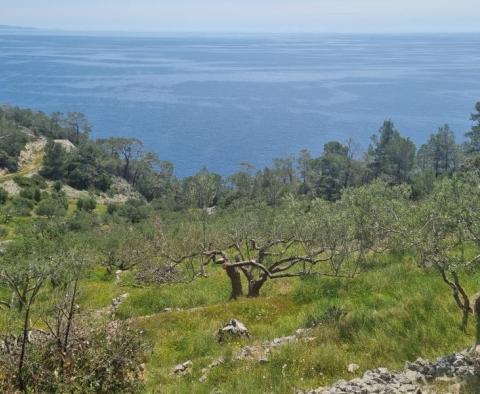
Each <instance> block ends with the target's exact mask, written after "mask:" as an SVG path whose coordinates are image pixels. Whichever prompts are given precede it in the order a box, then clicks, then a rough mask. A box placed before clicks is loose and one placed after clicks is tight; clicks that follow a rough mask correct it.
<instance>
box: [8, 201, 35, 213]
mask: <svg viewBox="0 0 480 394" xmlns="http://www.w3.org/2000/svg"><path fill="white" fill-rule="evenodd" d="M34 206H35V204H34V202H33V201H32V200H30V199H28V198H24V197H20V196H16V197H14V198H12V199H11V200H10V202H9V203H8V204H7V206H6V212H7V213H8V214H9V215H10V216H30V214H31V211H32V209H33V207H34Z"/></svg>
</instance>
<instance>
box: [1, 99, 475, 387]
mask: <svg viewBox="0 0 480 394" xmlns="http://www.w3.org/2000/svg"><path fill="white" fill-rule="evenodd" d="M479 108H480V106H479ZM9 127H10V126H9ZM68 127H70V128H67V126H65V127H64V128H59V129H54V132H55V134H54V135H53V138H52V135H49V136H46V135H43V134H41V133H40V134H39V133H37V134H36V133H35V132H34V131H35V130H34V129H30V132H31V133H30V137H29V140H28V141H24V140H23V139H22V140H21V141H23V142H22V144H20V145H21V149H18V150H17V151H18V155H17V156H15V157H18V162H16V163H14V164H16V167H15V168H13V164H12V161H11V160H8V157H7V159H5V161H6V163H8V164H9V165H10V166H12V168H13V169H10V170H8V169H6V170H5V171H4V172H3V174H2V175H0V185H1V186H2V189H3V190H5V191H6V194H4V197H3V202H2V205H1V212H2V223H1V229H2V231H1V234H2V235H1V237H2V256H1V258H0V259H1V263H0V270H1V273H2V276H1V279H2V281H1V284H0V300H1V301H2V304H1V305H0V333H1V335H2V348H1V349H2V350H1V352H0V354H1V356H2V357H3V359H2V360H3V361H5V360H7V361H8V362H9V363H10V364H7V362H5V363H4V364H3V365H4V367H0V381H1V382H2V386H1V387H2V388H3V390H4V391H6V392H8V391H12V392H14V390H16V389H19V390H20V391H24V392H29V390H30V391H32V392H34V391H35V390H38V391H40V392H41V391H48V390H53V391H58V392H61V391H62V390H67V389H68V390H71V391H72V392H112V391H115V392H158V393H191V392H194V393H212V392H216V393H221V392H222V393H230V392H236V391H240V392H245V393H293V392H314V391H312V390H317V391H316V392H322V390H323V389H320V387H322V388H328V387H331V386H333V385H334V384H335V383H336V382H337V381H339V380H346V381H350V380H352V379H355V378H359V377H362V376H363V375H364V374H365V373H366V376H367V377H368V376H372V374H376V373H380V377H382V376H383V377H384V376H386V374H387V372H385V370H384V369H385V368H387V369H388V370H389V371H397V372H401V371H404V369H405V365H406V363H407V362H412V363H413V362H415V360H417V359H418V358H422V359H425V360H432V361H433V360H435V359H437V358H438V357H443V356H446V355H449V354H453V353H458V352H460V351H462V350H464V349H470V348H472V346H473V345H474V344H475V343H478V338H479V331H478V330H479V325H478V319H477V318H476V313H477V309H476V307H475V306H474V303H475V300H476V296H475V294H476V293H477V292H478V283H479V280H480V269H479V267H478V264H477V260H478V259H477V257H478V256H477V257H475V256H476V255H477V254H478V250H479V245H478V242H477V241H478V237H477V231H478V226H477V225H478V223H479V216H478V215H479V212H480V207H479V206H478V204H479V201H480V198H478V197H480V196H479V190H478V182H479V179H480V178H479V174H478V171H477V169H476V167H475V166H476V165H478V164H476V162H475V159H474V158H473V159H472V161H468V160H467V159H465V160H464V163H466V164H464V166H463V167H461V166H459V165H458V163H457V162H456V161H454V160H453V159H451V158H450V157H447V158H445V156H442V160H443V161H442V162H441V163H443V164H442V165H440V166H437V167H435V165H433V164H432V166H433V167H432V168H434V169H436V170H437V171H438V174H436V175H438V176H435V175H432V173H431V172H428V173H427V172H425V173H424V174H423V175H425V174H429V175H432V177H433V178H434V179H433V180H431V179H430V178H428V179H427V181H425V183H424V184H423V183H422V184H421V185H420V184H419V183H420V182H419V179H423V178H421V176H423V175H422V173H421V172H416V177H417V178H415V179H416V180H415V181H412V179H413V177H414V175H412V174H410V171H411V170H412V169H411V168H410V169H408V166H407V167H405V166H403V167H402V166H400V165H399V166H397V167H394V169H393V170H392V169H391V167H390V166H387V165H384V164H385V160H387V159H386V158H385V156H384V154H383V152H384V150H382V155H383V156H382V161H377V162H374V163H376V164H375V165H376V167H375V166H373V167H372V168H373V169H372V170H369V171H373V170H376V171H379V172H383V174H386V173H388V174H389V176H391V178H390V181H389V182H386V181H384V180H382V179H372V180H369V181H368V182H367V181H365V182H364V184H362V183H361V182H363V181H360V180H359V179H364V178H363V177H361V176H359V175H358V174H360V173H361V171H367V170H365V169H364V166H363V164H362V162H360V161H355V160H354V159H349V156H344V155H342V154H341V152H339V149H340V148H341V147H338V146H337V145H335V146H332V145H330V146H328V147H326V152H325V155H324V156H322V157H321V158H319V159H318V160H317V161H316V162H315V163H316V164H315V165H318V166H320V167H321V168H322V172H321V177H320V181H321V182H320V181H319V182H317V183H312V186H311V187H312V188H315V187H316V188H318V189H317V190H318V193H324V194H323V195H322V198H318V197H313V196H309V195H308V194H307V193H305V194H302V193H303V192H302V191H301V190H303V189H301V188H302V187H306V186H305V185H306V184H307V182H308V176H309V175H308V174H307V175H305V171H304V170H305V167H308V165H310V164H312V163H310V162H308V163H310V164H308V163H307V164H308V165H305V166H304V167H300V169H301V171H304V172H303V173H301V174H302V175H301V176H303V183H302V182H300V181H298V183H296V184H294V181H295V176H296V175H295V176H293V178H292V179H293V181H292V180H290V181H289V177H288V171H287V175H286V176H283V177H282V174H285V173H281V169H282V168H283V167H281V166H278V167H276V170H275V171H278V173H276V174H280V175H278V178H273V179H281V180H282V181H281V182H282V185H283V186H282V187H285V190H287V191H284V190H283V189H282V190H283V191H282V190H280V188H279V186H278V184H275V183H274V182H270V183H269V182H267V181H268V180H269V179H270V180H271V179H272V178H268V176H272V177H273V176H277V175H272V173H271V172H269V171H270V170H269V169H266V170H265V171H264V172H263V173H261V174H260V175H256V176H257V177H258V178H256V180H255V181H254V183H255V185H256V187H257V188H258V189H257V192H256V193H258V194H255V198H256V199H258V200H257V201H256V202H255V203H254V204H251V205H248V204H247V203H245V201H246V200H248V199H252V200H253V197H252V198H250V197H246V196H245V195H244V194H243V193H244V192H245V189H241V187H240V186H241V185H242V183H241V182H242V180H243V181H245V177H244V178H241V177H240V176H238V177H237V178H236V180H237V181H238V183H237V185H239V186H238V187H237V188H233V189H229V188H228V187H226V186H223V184H222V186H221V187H220V186H218V185H217V184H216V183H215V182H216V180H217V179H218V178H217V177H216V176H215V174H211V173H209V172H208V171H206V170H203V171H201V172H200V173H199V174H198V175H197V176H195V177H192V178H190V179H186V180H176V179H175V178H173V177H171V175H168V174H167V175H166V174H165V168H164V167H156V166H155V165H156V164H155V165H152V167H148V166H147V165H146V163H152V162H154V161H152V158H151V156H148V155H147V153H145V152H141V153H139V154H138V155H136V156H132V157H130V156H128V154H129V152H130V153H131V149H134V148H135V147H138V146H139V145H138V143H137V142H136V141H134V140H128V141H124V140H121V141H118V140H114V141H109V142H108V144H107V143H105V142H104V141H100V142H98V143H97V142H95V143H90V142H88V141H86V140H85V141H84V142H81V138H82V137H79V133H78V131H76V130H75V128H71V126H68ZM46 129H47V130H50V129H49V128H46ZM8 130H12V129H11V128H9V129H8ZM85 130H86V129H85ZM444 131H445V130H444ZM392 132H393V131H392V129H389V128H388V127H386V126H384V129H383V134H382V136H385V135H388V134H389V133H392ZM42 133H43V132H42ZM83 133H86V131H84V132H83ZM395 133H396V132H395ZM395 133H394V134H393V137H391V138H392V139H393V144H394V145H395V146H396V147H400V148H402V147H403V148H402V149H404V150H403V151H401V152H412V151H413V154H414V155H417V163H418V155H420V153H415V152H414V146H412V144H411V143H410V142H409V141H408V139H402V138H401V137H400V135H399V134H395ZM86 134H87V136H88V133H86ZM7 135H8V134H7ZM18 135H20V134H18ZM18 135H17V134H16V136H17V137H16V138H20V137H18ZM80 135H81V134H80ZM439 135H443V136H445V135H447V136H449V135H450V134H449V133H448V130H447V132H446V133H443V134H441V133H440V134H439ZM390 136H391V135H390ZM59 137H63V138H59ZM22 138H23V137H22ZM432 138H433V137H432ZM72 141H73V142H72ZM382 141H383V140H382V139H380V141H379V142H378V144H379V145H380V144H381V143H382ZM74 142H75V143H74ZM89 144H90V145H89ZM99 146H100V147H101V148H98V147H99ZM65 147H68V149H69V150H70V151H69V152H67V149H65ZM126 147H127V148H126ZM97 148H98V150H95V149H97ZM400 148H399V149H400ZM122 149H127V152H126V156H122V155H121V154H122V152H123V153H125V151H124V150H122ZM128 149H130V151H129V150H128ZM389 149H390V148H389ZM52 152H53V153H52ZM55 152H57V153H58V152H59V155H57V154H55ZM105 152H113V153H112V155H111V156H109V155H107V154H106V153H105ZM401 152H400V153H401ZM458 152H459V151H458ZM458 152H457V153H458ZM424 153H425V152H424ZM427 153H428V152H427ZM15 154H16V153H15ZM109 154H110V153H109ZM371 154H372V155H373V153H371ZM458 154H459V153H458ZM12 155H13V154H12ZM392 156H393V157H394V159H392V160H393V162H394V163H396V162H395V160H400V159H402V160H403V159H405V157H404V156H402V155H401V154H398V155H396V156H395V155H393V154H392ZM12 157H14V155H13V156H12ZM122 157H127V160H122V159H121V158H122ZM59 158H61V159H62V161H61V162H57V163H55V160H57V159H59ZM85 158H89V159H90V160H89V161H88V164H86V163H87V160H84V159H85ZM340 158H341V160H340ZM395 158H396V159H395ZM347 159H348V160H347ZM129 160H131V161H129ZM52 163H53V164H52ZM155 163H157V162H155ZM301 163H302V162H301ZM303 163H304V164H305V162H303ZM331 163H335V166H333V165H332V166H331V167H328V166H330V165H331ZM402 163H403V161H402ZM434 163H437V164H438V162H434ZM277 164H278V163H277ZM283 164H284V163H283ZM343 165H345V168H353V169H352V170H351V171H352V172H353V171H358V173H356V174H357V175H355V176H353V177H347V178H348V179H349V180H348V182H350V181H351V182H358V184H356V185H353V184H352V185H349V184H348V182H347V186H349V187H345V183H343V182H342V186H340V187H339V188H338V189H337V187H338V183H337V182H333V181H332V178H334V177H335V176H337V177H340V176H343V170H342V171H337V172H336V173H332V172H327V171H325V170H326V169H327V168H335V169H338V168H340V167H341V168H344V167H342V166H343ZM402 165H404V163H403V164H402ZM416 165H417V164H416ZM467 165H468V166H470V168H466V167H467ZM89 166H96V168H97V169H99V171H91V172H90V169H91V168H90V167H89ZM412 166H413V164H412ZM78 168H80V169H81V170H77V169H78ZM309 168H310V169H311V171H312V174H313V173H314V171H315V170H314V169H315V168H318V167H315V166H314V165H313V164H312V167H309ZM368 168H370V167H368ZM416 168H418V167H416ZM57 170H58V172H55V171H57ZM76 170H77V171H76ZM404 170H405V171H404ZM162 171H163V172H162ZM388 171H391V172H388ZM425 171H427V170H425ZM428 171H430V170H428ZM442 171H443V173H442ZM327 173H328V174H329V177H328V178H326V177H327V175H325V174H327ZM90 174H95V175H91V176H90ZM139 174H140V175H139ZM245 174H246V173H241V174H240V175H242V176H244V175H245ZM419 174H420V175H419ZM85 175H89V176H88V177H87V176H85ZM237 175H238V174H237ZM169 176H170V177H169ZM245 176H246V175H245ZM311 176H312V179H314V178H313V175H311ZM100 177H102V178H100ZM100 180H101V182H100ZM334 180H335V179H334ZM247 181H248V178H247ZM430 181H431V183H429V182H430ZM85 182H86V185H87V187H83V188H82V187H80V186H79V185H83V184H84V183H85ZM141 182H143V183H141ZM149 182H150V183H149ZM289 182H290V183H289ZM295 182H297V181H295ZM243 184H244V183H243ZM105 185H106V186H105ZM158 185H161V186H162V187H161V188H158V189H156V188H154V186H155V187H156V186H158ZM285 185H286V186H285ZM292 185H294V186H292ZM429 185H433V186H432V187H430V186H429ZM104 186H105V187H104ZM288 187H291V188H290V189H288ZM294 187H298V191H297V192H296V193H297V194H296V195H292V194H289V193H288V191H292V190H296V189H294ZM102 189H104V190H102ZM427 189H428V190H427ZM258 190H261V192H258ZM272 190H273V192H272ZM412 190H413V191H414V192H412ZM415 191H416V194H415ZM152 193H156V194H155V197H152ZM169 193H171V194H173V195H174V197H171V195H169ZM460 219H461V220H460ZM232 240H233V241H232ZM232 242H233V243H232ZM262 245H264V246H262ZM265 245H266V246H265ZM236 274H238V276H236ZM235 278H236V279H237V282H235ZM246 279H248V280H246ZM242 281H243V282H242ZM236 283H237V284H238V283H240V284H241V286H240V289H238V288H237V289H235V284H236ZM32 284H33V285H32ZM253 284H257V285H259V287H258V289H257V291H253V290H252V287H253ZM32 286H33V287H32ZM36 286H38V289H37V287H36ZM32 289H34V291H35V293H34V294H33V293H32ZM29 292H30V293H29ZM452 295H453V297H452ZM463 295H465V297H463ZM471 315H473V317H472V318H469V316H471ZM462 317H463V321H462ZM233 320H235V321H238V322H240V323H241V324H242V325H244V326H245V327H246V329H247V330H248V335H240V336H238V337H237V336H232V337H228V338H226V339H225V338H223V337H219V330H221V329H222V328H223V327H225V326H226V325H228V323H229V322H231V321H233ZM97 327H98V330H99V331H98V332H96V331H95V332H94V333H93V334H92V333H91V332H90V331H89V330H94V329H97ZM103 329H105V331H101V330H103ZM129 335H130V336H129ZM22 337H23V340H22ZM99 338H100V339H99ZM136 341H138V346H137V342H136ZM90 343H93V344H95V346H93V347H92V346H90ZM114 344H115V345H114ZM22 346H23V348H24V349H23V350H25V352H24V353H25V354H26V356H25V359H24V364H23V365H20V368H19V371H21V372H18V371H15V370H13V369H12V368H10V367H9V366H8V365H11V366H16V365H17V364H16V363H17V362H18V358H19V357H22V356H21V354H22V353H21V352H20V349H21V348H22ZM116 346H117V347H118V352H116V351H115V349H116ZM57 357H58V358H57ZM92 365H93V366H92ZM412 365H416V364H412ZM421 365H423V364H421ZM52 366H53V367H52ZM2 368H4V369H2ZM378 368H382V369H381V370H378ZM372 370H375V371H377V372H375V371H373V372H371V371H372ZM369 371H370V372H369ZM378 371H381V372H378ZM382 371H383V372H382ZM388 373H390V372H388ZM382 374H383V375H382ZM92 375H93V376H92ZM427 375H428V374H427ZM19 377H20V378H19ZM435 378H437V379H435ZM340 384H344V383H340ZM39 387H41V388H39ZM419 387H421V389H422V390H424V391H425V392H431V393H448V392H455V393H460V392H463V393H475V392H476V391H475V390H477V389H476V387H477V388H478V387H479V386H476V383H473V386H472V382H471V381H468V380H465V379H463V378H459V379H455V377H450V378H449V379H446V378H445V377H444V376H443V375H441V374H440V375H439V376H435V377H433V376H432V377H430V378H428V379H426V380H425V381H423V382H420V383H419ZM339 390H340V391H338V392H342V391H341V389H339ZM372 390H373V389H372ZM347 392H348V391H347ZM372 392H375V391H372ZM412 392H414V391H412Z"/></svg>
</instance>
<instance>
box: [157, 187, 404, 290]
mask: <svg viewBox="0 0 480 394" xmlns="http://www.w3.org/2000/svg"><path fill="white" fill-rule="evenodd" d="M405 194H407V191H406V190H404V188H401V187H394V188H390V187H389V186H388V185H387V184H385V183H381V182H377V183H374V184H372V185H370V186H366V187H362V188H357V189H351V190H348V191H346V192H345V193H344V195H343V197H342V198H341V199H340V200H339V201H338V202H335V203H332V202H327V201H324V200H321V199H317V200H314V201H311V202H307V203H304V202H299V201H296V200H295V199H293V198H288V199H286V200H284V202H283V205H282V207H278V208H276V209H268V208H266V207H261V208H256V209H245V210H240V211H237V213H236V215H229V216H228V218H225V217H223V216H222V215H220V214H218V215H219V216H218V217H216V218H214V219H212V220H211V221H210V222H209V230H210V231H208V232H207V241H206V242H205V241H202V237H201V236H200V235H199V231H197V232H196V235H193V234H191V232H192V228H193V226H192V225H187V226H185V227H186V228H188V229H189V231H190V234H187V233H184V234H181V233H179V231H176V232H175V234H176V237H177V238H182V239H184V240H187V241H186V245H184V247H183V248H182V249H181V250H178V249H177V250H175V251H174V252H175V253H172V249H171V248H168V247H167V248H165V249H164V250H163V251H162V257H163V258H165V259H166V260H167V261H170V263H171V264H173V265H180V264H182V263H185V262H186V261H188V262H189V263H190V264H193V263H194V262H195V261H197V262H200V263H201V265H202V266H206V265H208V264H209V263H213V264H215V265H219V266H221V267H222V268H223V269H224V271H225V273H226V275H227V276H228V278H229V281H230V283H231V298H232V299H236V298H238V297H240V296H242V295H243V294H244V289H243V283H242V278H244V279H246V283H247V291H246V295H247V296H248V297H258V296H259V295H260V290H261V288H262V287H263V285H264V284H265V283H266V282H267V281H268V280H274V279H281V278H292V277H305V276H325V277H326V276H332V277H338V278H340V277H343V278H353V277H354V276H356V275H357V274H358V273H359V272H360V271H361V268H362V266H363V263H364V262H365V261H366V260H367V259H368V258H369V256H371V252H374V251H376V250H378V249H382V250H383V249H384V248H385V247H387V243H386V240H387V238H388V231H387V229H388V228H389V227H390V226H389V223H391V222H392V221H394V220H396V217H395V215H394V213H392V212H393V211H392V210H391V209H390V201H391V200H392V199H395V198H396V199H399V200H401V199H404V196H405ZM184 230H185V228H184ZM166 238H167V239H168V236H167V237H166ZM184 242H185V241H184ZM173 244H174V243H172V242H168V241H167V242H165V243H164V244H163V245H164V246H166V245H173Z"/></svg>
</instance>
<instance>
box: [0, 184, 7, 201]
mask: <svg viewBox="0 0 480 394" xmlns="http://www.w3.org/2000/svg"><path fill="white" fill-rule="evenodd" d="M7 200H8V192H7V191H6V190H5V189H4V188H2V187H0V204H1V205H3V204H5V203H6V202H7Z"/></svg>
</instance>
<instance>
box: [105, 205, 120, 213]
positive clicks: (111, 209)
mask: <svg viewBox="0 0 480 394" xmlns="http://www.w3.org/2000/svg"><path fill="white" fill-rule="evenodd" d="M117 210H118V205H117V204H111V203H110V204H108V205H107V213H108V214H109V215H113V214H114V213H115V212H117Z"/></svg>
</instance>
